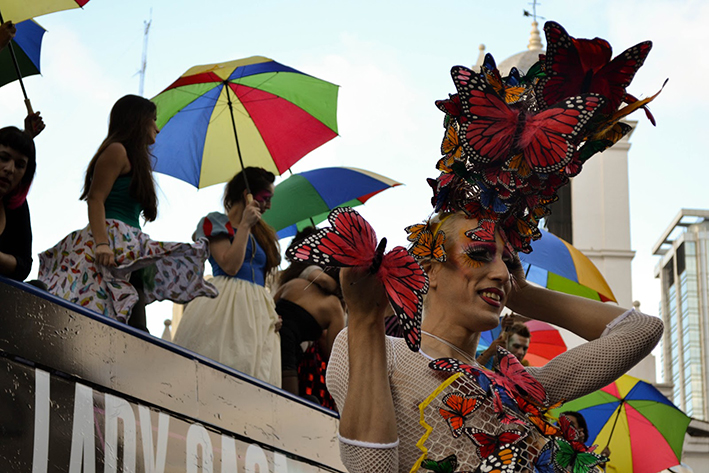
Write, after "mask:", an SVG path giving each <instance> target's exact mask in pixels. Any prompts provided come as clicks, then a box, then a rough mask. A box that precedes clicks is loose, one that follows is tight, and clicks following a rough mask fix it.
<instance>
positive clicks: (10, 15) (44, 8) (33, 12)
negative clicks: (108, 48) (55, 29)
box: [0, 0, 89, 23]
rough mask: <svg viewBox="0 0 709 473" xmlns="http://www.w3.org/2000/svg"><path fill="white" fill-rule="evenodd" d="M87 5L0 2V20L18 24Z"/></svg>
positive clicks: (47, 0) (68, 0)
mask: <svg viewBox="0 0 709 473" xmlns="http://www.w3.org/2000/svg"><path fill="white" fill-rule="evenodd" d="M87 3H89V0H0V18H4V21H12V22H13V23H20V22H21V21H25V20H29V19H30V18H35V17H38V16H42V15H46V14H47V13H54V12H58V11H62V10H70V9H72V8H81V7H83V6H84V5H86V4H87ZM2 22H3V20H1V19H0V23H2Z"/></svg>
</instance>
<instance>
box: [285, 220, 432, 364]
mask: <svg viewBox="0 0 709 473" xmlns="http://www.w3.org/2000/svg"><path fill="white" fill-rule="evenodd" d="M328 220H329V222H330V225H332V228H323V229H321V230H318V231H317V232H315V233H313V234H312V235H310V236H308V237H306V238H305V239H303V241H301V242H300V243H299V244H297V245H296V246H295V247H293V248H291V249H289V250H288V256H289V257H291V258H293V259H296V260H299V261H306V262H310V263H314V264H317V265H319V266H340V267H353V266H360V267H361V266H363V267H366V268H369V271H370V272H371V273H372V274H376V275H377V277H378V278H379V280H380V281H381V282H382V284H384V289H385V290H386V294H387V297H388V298H389V302H390V303H391V305H392V307H393V308H394V312H396V315H397V317H398V319H399V323H400V324H401V326H402V328H403V331H404V339H405V340H406V343H407V345H408V346H409V348H411V349H412V350H418V348H419V345H420V343H421V309H422V307H423V295H424V294H426V292H427V291H428V276H427V275H426V273H425V272H424V271H423V269H422V268H421V266H420V265H419V264H418V263H417V262H416V260H415V259H414V258H413V257H412V256H411V255H410V254H409V253H408V251H406V249H405V248H404V247H402V246H397V247H396V248H394V249H393V250H391V251H390V252H388V253H387V254H384V248H385V246H386V238H384V239H382V241H381V242H379V245H377V235H376V234H375V233H374V229H373V228H372V226H371V225H369V223H367V221H366V220H365V219H363V218H362V216H361V215H360V214H358V213H357V212H356V211H354V210H352V209H351V208H350V207H340V208H336V209H335V210H333V211H332V212H330V216H329V217H328Z"/></svg>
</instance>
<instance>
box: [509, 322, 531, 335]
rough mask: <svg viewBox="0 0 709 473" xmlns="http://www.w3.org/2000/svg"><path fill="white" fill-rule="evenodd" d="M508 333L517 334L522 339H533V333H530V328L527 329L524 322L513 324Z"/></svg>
mask: <svg viewBox="0 0 709 473" xmlns="http://www.w3.org/2000/svg"><path fill="white" fill-rule="evenodd" d="M507 331H508V332H509V333H510V335H512V334H516V335H519V336H520V337H524V338H532V333H531V332H530V331H529V327H527V326H526V325H525V324H524V322H515V323H513V324H512V325H510V328H508V329H507Z"/></svg>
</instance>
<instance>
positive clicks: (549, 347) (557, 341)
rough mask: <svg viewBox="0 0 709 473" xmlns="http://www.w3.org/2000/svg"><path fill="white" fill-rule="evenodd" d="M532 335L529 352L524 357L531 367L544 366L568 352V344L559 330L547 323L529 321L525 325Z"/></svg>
mask: <svg viewBox="0 0 709 473" xmlns="http://www.w3.org/2000/svg"><path fill="white" fill-rule="evenodd" d="M524 324H525V325H526V326H527V328H529V331H530V333H531V335H532V338H531V339H530V341H529V350H528V351H527V355H526V356H525V357H524V359H525V360H527V362H529V365H530V366H544V365H546V364H547V363H548V362H549V360H551V359H552V358H554V357H555V356H557V355H560V354H562V353H564V352H565V351H566V349H567V348H566V343H564V340H563V339H562V338H561V333H559V329H557V328H556V327H554V326H553V325H550V324H548V323H546V322H541V321H539V320H528V321H527V322H525V323H524Z"/></svg>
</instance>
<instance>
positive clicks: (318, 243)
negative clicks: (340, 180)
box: [288, 207, 377, 267]
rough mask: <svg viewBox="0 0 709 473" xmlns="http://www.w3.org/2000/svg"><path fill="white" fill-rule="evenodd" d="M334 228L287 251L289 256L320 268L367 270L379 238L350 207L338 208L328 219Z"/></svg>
mask: <svg viewBox="0 0 709 473" xmlns="http://www.w3.org/2000/svg"><path fill="white" fill-rule="evenodd" d="M328 220H329V221H330V224H331V225H332V228H323V229H321V230H318V231H317V232H315V233H313V234H312V235H310V236H308V237H306V238H305V239H303V241H301V242H300V243H299V244H297V245H296V246H295V247H293V248H291V249H290V250H288V256H290V257H292V258H294V259H297V260H300V261H306V262H310V263H314V264H317V265H320V266H344V267H349V266H368V265H370V264H371V263H372V259H373V258H374V252H375V250H376V245H377V235H376V234H375V233H374V230H373V229H372V226H371V225H369V223H367V221H366V220H365V219H363V218H362V216H361V215H360V214H358V213H357V212H356V211H354V210H352V209H351V208H349V207H341V208H336V209H334V210H333V211H332V212H330V216H329V217H328Z"/></svg>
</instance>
